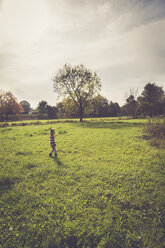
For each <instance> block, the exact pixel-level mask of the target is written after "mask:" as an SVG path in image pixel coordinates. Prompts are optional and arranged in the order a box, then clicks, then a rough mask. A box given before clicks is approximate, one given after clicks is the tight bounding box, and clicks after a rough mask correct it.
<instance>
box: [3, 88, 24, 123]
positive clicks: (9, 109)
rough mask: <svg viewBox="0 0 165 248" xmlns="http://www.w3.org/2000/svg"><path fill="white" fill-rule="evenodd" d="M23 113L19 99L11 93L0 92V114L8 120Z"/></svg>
mask: <svg viewBox="0 0 165 248" xmlns="http://www.w3.org/2000/svg"><path fill="white" fill-rule="evenodd" d="M20 112H23V107H22V105H21V104H19V103H18V102H17V98H16V97H15V96H14V95H13V93H11V92H10V91H7V92H3V91H1V92H0V114H1V115H2V116H3V115H4V116H5V117H6V119H8V116H9V115H11V114H17V113H20Z"/></svg>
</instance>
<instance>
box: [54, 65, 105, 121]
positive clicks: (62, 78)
mask: <svg viewBox="0 0 165 248" xmlns="http://www.w3.org/2000/svg"><path fill="white" fill-rule="evenodd" d="M52 81H53V87H54V91H55V92H57V94H58V95H59V97H68V96H69V97H70V98H71V99H72V100H73V101H74V103H75V106H76V107H77V109H78V112H79V118H80V121H81V122H82V120H83V117H84V110H85V108H86V106H87V105H88V102H89V101H90V100H92V99H93V97H94V96H95V95H96V94H97V93H98V91H99V90H100V89H101V81H100V78H99V77H98V76H97V74H96V72H92V71H91V70H89V69H86V68H85V67H84V66H83V65H78V66H74V67H72V66H71V65H64V67H63V68H62V69H60V70H59V71H58V72H57V74H56V75H55V76H54V77H53V79H52Z"/></svg>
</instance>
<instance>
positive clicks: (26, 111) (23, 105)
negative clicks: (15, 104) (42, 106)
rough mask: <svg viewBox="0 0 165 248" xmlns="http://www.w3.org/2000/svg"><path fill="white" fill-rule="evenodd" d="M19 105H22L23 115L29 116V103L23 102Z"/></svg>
mask: <svg viewBox="0 0 165 248" xmlns="http://www.w3.org/2000/svg"><path fill="white" fill-rule="evenodd" d="M20 104H21V105H22V107H23V109H24V114H29V112H30V110H31V107H30V103H29V102H27V101H25V100H23V101H21V102H20Z"/></svg>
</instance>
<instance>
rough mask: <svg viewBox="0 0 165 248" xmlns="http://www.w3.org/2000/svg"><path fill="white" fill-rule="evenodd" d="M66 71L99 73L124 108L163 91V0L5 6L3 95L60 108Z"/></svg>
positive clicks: (12, 2)
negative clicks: (61, 76) (128, 98)
mask: <svg viewBox="0 0 165 248" xmlns="http://www.w3.org/2000/svg"><path fill="white" fill-rule="evenodd" d="M65 63H69V64H71V65H77V64H84V66H86V67H87V68H90V69H92V70H94V71H96V72H97V73H98V75H99V76H100V78H101V81H102V91H101V94H102V95H103V96H105V97H106V98H107V99H108V100H109V101H114V102H118V103H119V104H120V105H122V104H123V103H124V100H125V93H126V92H129V90H130V89H139V93H140V92H141V91H142V89H143V88H144V85H145V84H146V83H148V82H151V83H153V82H155V83H156V84H157V85H158V86H162V87H165V0H0V89H2V90H4V91H7V90H10V91H12V92H13V93H14V95H15V96H16V97H17V99H18V101H21V100H27V101H28V102H29V103H30V104H31V106H32V107H36V106H37V104H38V103H39V101H41V100H46V101H47V102H48V104H50V105H56V103H57V101H58V100H57V95H56V94H55V93H54V92H53V83H52V81H51V78H52V76H53V75H54V74H55V73H56V72H57V70H58V69H60V68H62V67H63V66H64V64H65ZM164 89H165V88H164Z"/></svg>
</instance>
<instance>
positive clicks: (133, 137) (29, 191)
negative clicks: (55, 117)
mask: <svg viewBox="0 0 165 248" xmlns="http://www.w3.org/2000/svg"><path fill="white" fill-rule="evenodd" d="M45 123H46V122H45ZM45 123H44V121H43V124H45ZM144 123H145V121H144V120H116V119H91V120H89V121H88V120H86V121H85V122H84V123H79V122H77V121H76V122H73V123H65V122H62V123H58V122H57V123H53V124H45V125H37V126H35V125H30V126H16V127H15V126H11V125H10V126H9V127H5V128H0V247H3V248H6V247H7V248H15V247H17V248H22V247H26V248H30V247H33V248H34V247H36V248H42V247H43V248H46V247H47V248H55V247H60V248H61V247H73V248H74V247H100V248H102V247H105V248H118V247H123V248H126V247H130V248H136V247H148V248H149V247H151V248H152V247H153V248H163V247H164V245H165V243H163V241H164V239H163V237H164V236H163V235H164V223H165V220H164V219H163V217H164V206H165V202H164V199H165V197H164V164H165V151H164V150H159V149H156V148H154V147H151V146H149V144H148V143H147V141H146V140H143V139H141V138H140V136H141V128H142V126H143V124H144ZM51 127H54V128H55V130H56V132H57V133H58V136H57V137H56V143H57V150H58V157H57V158H50V157H49V156H48V155H49V152H50V150H51V148H50V145H49V130H50V128H51Z"/></svg>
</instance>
